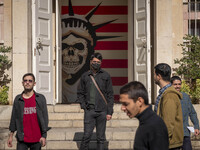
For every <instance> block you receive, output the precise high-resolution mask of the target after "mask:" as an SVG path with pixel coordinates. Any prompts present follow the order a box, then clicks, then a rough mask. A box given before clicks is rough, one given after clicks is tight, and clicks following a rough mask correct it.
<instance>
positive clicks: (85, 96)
mask: <svg viewBox="0 0 200 150" xmlns="http://www.w3.org/2000/svg"><path fill="white" fill-rule="evenodd" d="M90 75H93V74H92V72H91V70H90V71H87V72H85V73H84V74H83V75H82V76H81V80H80V85H79V87H78V92H77V96H78V100H77V102H78V103H80V104H81V108H82V109H87V108H88V102H89V101H90V87H91V84H93V82H92V79H91V77H90ZM95 81H96V83H97V85H98V86H99V88H100V90H101V92H102V93H103V95H104V97H105V99H106V100H107V105H106V103H105V101H104V100H103V98H102V96H101V95H100V93H99V92H98V91H97V92H96V95H95V108H94V109H95V111H106V112H107V114H109V115H112V114H113V103H114V96H113V88H112V80H111V78H110V75H109V74H108V73H107V72H106V71H104V70H102V69H100V70H99V71H98V72H97V74H96V76H95ZM95 88H96V87H95Z"/></svg>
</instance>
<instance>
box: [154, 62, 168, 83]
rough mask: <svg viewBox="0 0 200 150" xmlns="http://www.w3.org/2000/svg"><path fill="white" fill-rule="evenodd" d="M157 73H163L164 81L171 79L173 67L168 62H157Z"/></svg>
mask: <svg viewBox="0 0 200 150" xmlns="http://www.w3.org/2000/svg"><path fill="white" fill-rule="evenodd" d="M154 69H155V73H156V75H159V74H160V75H161V77H162V79H163V80H164V81H170V76H171V67H170V66H169V65H168V64H166V63H160V64H157V65H156V66H155V67H154Z"/></svg>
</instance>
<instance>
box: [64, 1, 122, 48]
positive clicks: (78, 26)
mask: <svg viewBox="0 0 200 150" xmlns="http://www.w3.org/2000/svg"><path fill="white" fill-rule="evenodd" d="M100 5H101V3H100V4H99V5H97V6H96V7H94V8H93V9H92V10H91V11H89V12H88V13H87V14H86V15H85V16H81V15H77V14H74V11H73V7H72V3H71V0H69V7H68V8H69V14H65V15H62V18H61V19H62V37H63V38H65V37H67V36H68V35H70V34H74V35H77V36H80V37H83V38H85V39H87V40H89V41H90V42H91V45H92V46H95V45H96V41H97V40H101V39H107V38H114V37H118V36H97V35H96V30H97V29H99V28H101V27H103V26H105V25H107V24H109V23H111V22H113V21H115V20H116V19H115V20H111V21H107V22H103V23H99V24H94V25H93V24H92V23H91V22H90V18H91V17H92V16H93V15H94V13H95V12H96V10H97V9H98V7H99V6H100Z"/></svg>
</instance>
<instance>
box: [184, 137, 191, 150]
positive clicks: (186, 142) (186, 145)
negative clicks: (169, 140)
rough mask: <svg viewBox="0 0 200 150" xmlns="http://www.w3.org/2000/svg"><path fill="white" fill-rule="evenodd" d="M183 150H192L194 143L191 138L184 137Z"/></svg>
mask: <svg viewBox="0 0 200 150" xmlns="http://www.w3.org/2000/svg"><path fill="white" fill-rule="evenodd" d="M183 150H192V143H191V140H190V137H189V136H184V140H183Z"/></svg>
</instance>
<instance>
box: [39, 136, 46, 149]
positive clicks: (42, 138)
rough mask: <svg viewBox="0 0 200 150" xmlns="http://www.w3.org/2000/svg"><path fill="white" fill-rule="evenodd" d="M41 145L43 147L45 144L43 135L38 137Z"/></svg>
mask: <svg viewBox="0 0 200 150" xmlns="http://www.w3.org/2000/svg"><path fill="white" fill-rule="evenodd" d="M40 143H41V146H42V147H44V146H45V145H46V139H45V138H44V137H41V138H40Z"/></svg>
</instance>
